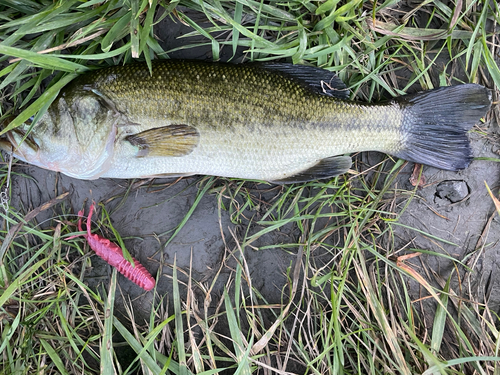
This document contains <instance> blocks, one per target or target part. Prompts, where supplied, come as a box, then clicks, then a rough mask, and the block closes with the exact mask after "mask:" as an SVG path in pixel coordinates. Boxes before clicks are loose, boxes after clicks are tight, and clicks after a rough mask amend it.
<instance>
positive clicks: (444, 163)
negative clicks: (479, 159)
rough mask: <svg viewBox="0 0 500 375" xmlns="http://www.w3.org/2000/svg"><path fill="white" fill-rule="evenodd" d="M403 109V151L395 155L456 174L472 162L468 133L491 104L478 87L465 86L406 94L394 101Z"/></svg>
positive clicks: (489, 98)
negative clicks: (455, 172)
mask: <svg viewBox="0 0 500 375" xmlns="http://www.w3.org/2000/svg"><path fill="white" fill-rule="evenodd" d="M395 102H396V103H398V104H399V105H400V106H401V108H402V109H403V115H404V119H403V127H402V134H403V150H402V151H401V152H399V153H396V156H398V157H400V158H402V159H405V160H409V161H413V162H416V163H421V164H427V165H430V166H433V167H437V168H441V169H447V170H451V171H457V170H459V169H464V168H466V167H467V166H468V165H469V164H470V162H471V160H472V150H471V147H470V143H469V139H468V137H467V134H466V133H467V131H468V130H469V129H470V128H472V126H474V124H475V123H477V122H478V121H479V119H480V118H481V117H483V116H484V115H485V114H486V112H487V111H488V109H489V108H490V105H491V94H490V93H489V91H488V90H487V89H486V88H484V87H483V86H480V85H475V84H465V85H458V86H450V87H441V88H438V89H435V90H429V91H424V92H420V93H417V94H414V95H405V96H401V97H399V98H396V99H395Z"/></svg>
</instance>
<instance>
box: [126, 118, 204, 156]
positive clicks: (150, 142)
mask: <svg viewBox="0 0 500 375" xmlns="http://www.w3.org/2000/svg"><path fill="white" fill-rule="evenodd" d="M125 139H126V140H127V141H128V142H130V144H132V145H133V146H137V147H138V148H139V151H138V152H137V155H136V157H139V158H141V157H145V156H185V155H188V154H190V153H191V152H192V151H193V150H194V149H195V147H196V146H197V145H198V142H199V139H200V133H198V130H196V128H194V127H192V126H189V125H169V126H162V127H160V128H154V129H150V130H146V131H143V132H141V133H138V134H133V135H129V136H128V137H126V138H125Z"/></svg>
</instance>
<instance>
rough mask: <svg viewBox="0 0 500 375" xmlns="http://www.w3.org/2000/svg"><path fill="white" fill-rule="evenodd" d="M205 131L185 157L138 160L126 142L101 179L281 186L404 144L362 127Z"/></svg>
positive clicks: (121, 143)
mask: <svg viewBox="0 0 500 375" xmlns="http://www.w3.org/2000/svg"><path fill="white" fill-rule="evenodd" d="M159 126H160V125H159ZM136 131H137V129H136ZM141 131H142V130H141ZM199 132H200V140H199V144H198V145H197V146H196V148H195V149H194V150H193V151H192V152H191V153H190V154H188V155H185V156H179V157H171V156H170V157H166V156H164V157H162V156H145V157H137V156H136V154H137V149H136V148H135V147H134V146H132V145H130V143H128V142H127V141H125V140H123V139H122V140H121V141H119V142H118V143H117V145H116V147H115V153H114V155H113V159H112V162H111V165H110V168H109V169H108V170H107V171H106V172H105V173H104V174H102V175H101V176H100V177H111V178H146V177H152V176H161V175H170V176H182V175H192V174H207V175H216V176H223V177H237V178H245V179H257V180H267V181H276V180H281V179H284V178H287V177H290V176H293V175H295V174H297V173H299V172H302V171H304V170H307V169H308V168H310V167H312V166H314V165H315V164H316V163H317V162H318V161H320V160H321V159H324V158H327V157H330V156H335V155H342V154H345V153H350V152H354V151H365V150H381V151H386V150H389V149H390V148H391V147H394V145H395V144H396V143H397V142H399V135H398V134H397V132H395V131H388V130H387V131H380V129H378V130H377V131H370V130H368V129H367V128H360V129H359V130H357V131H351V132H346V131H345V130H343V129H342V128H341V127H339V128H338V129H335V128H334V127H331V126H328V127H322V126H305V125H303V126H300V127H294V126H282V127H278V126H269V127H265V126H260V127H245V126H238V127H234V128H231V129H227V130H224V131H221V130H220V129H210V128H204V129H199Z"/></svg>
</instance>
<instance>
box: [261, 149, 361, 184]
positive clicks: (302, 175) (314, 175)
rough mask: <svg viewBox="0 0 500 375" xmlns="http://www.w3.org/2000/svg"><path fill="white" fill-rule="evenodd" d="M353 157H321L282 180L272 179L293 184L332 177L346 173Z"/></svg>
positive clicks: (276, 182)
mask: <svg viewBox="0 0 500 375" xmlns="http://www.w3.org/2000/svg"><path fill="white" fill-rule="evenodd" d="M351 164H352V159H351V157H350V156H331V157H329V158H325V159H321V160H319V161H318V162H317V163H316V164H314V165H313V166H312V167H310V168H308V169H306V170H303V171H302V172H299V173H297V174H294V175H293V176H289V177H285V178H283V179H280V180H274V181H270V182H272V183H274V184H293V183H296V182H297V183H298V182H308V181H314V180H321V179H324V178H332V177H335V176H338V175H341V174H343V173H346V172H347V171H348V170H349V168H351Z"/></svg>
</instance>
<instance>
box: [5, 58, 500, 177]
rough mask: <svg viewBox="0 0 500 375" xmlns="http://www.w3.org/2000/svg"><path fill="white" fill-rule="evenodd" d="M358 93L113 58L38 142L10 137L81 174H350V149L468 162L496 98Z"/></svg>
mask: <svg viewBox="0 0 500 375" xmlns="http://www.w3.org/2000/svg"><path fill="white" fill-rule="evenodd" d="M347 97H348V92H347V91H346V87H345V85H344V84H343V83H342V82H341V81H340V80H339V79H338V78H336V77H335V76H334V75H333V74H332V73H330V72H328V71H327V70H323V69H320V68H314V67H307V66H296V65H291V64H279V63H250V64H239V65H233V64H223V63H207V62H201V61H183V60H162V61H154V62H153V63H152V73H150V71H149V69H148V67H147V66H146V64H131V65H126V66H114V67H109V68H105V69H101V70H96V71H93V72H90V73H86V74H84V75H81V76H80V77H78V78H77V79H75V80H74V81H73V82H71V83H70V84H69V85H68V86H67V87H65V88H64V89H63V90H62V91H61V93H60V95H59V97H58V98H57V99H56V100H55V101H54V103H53V104H52V105H51V106H50V107H49V109H48V111H47V113H46V114H45V115H43V116H42V117H41V119H40V121H39V124H37V126H35V127H34V129H33V132H32V135H31V136H32V138H33V141H34V144H36V145H37V147H35V148H33V147H31V149H30V148H29V147H30V146H29V144H28V143H27V142H25V143H23V144H21V145H17V140H18V139H19V138H20V136H19V134H17V133H16V132H13V133H11V134H10V137H9V138H8V140H9V144H14V145H15V146H19V147H18V148H17V149H18V151H19V152H17V154H16V155H19V157H20V158H21V159H22V160H25V161H27V162H30V163H33V164H35V165H39V166H41V167H44V168H50V169H53V170H59V171H61V172H62V173H65V174H67V175H69V176H72V177H76V178H84V179H95V178H99V177H114V178H143V177H155V176H186V175H192V174H210V175H217V176H225V177H238V178H248V179H258V180H266V181H272V182H277V183H288V182H301V181H309V180H312V179H316V178H327V177H333V176H335V175H338V174H340V173H344V172H346V171H347V170H348V169H349V167H350V165H351V159H350V157H349V156H346V155H344V154H348V153H351V152H359V151H368V150H373V151H381V152H385V153H389V154H391V155H395V156H398V157H402V158H406V159H407V160H410V161H415V162H419V163H424V164H429V165H433V166H437V167H440V168H443V169H450V170H458V169H461V168H464V167H465V166H467V165H468V163H469V162H470V160H471V151H470V146H469V141H468V138H467V136H466V132H467V130H468V129H470V127H472V126H473V125H474V123H475V122H476V121H478V120H479V118H480V117H482V116H483V115H484V114H485V113H486V111H487V110H488V108H489V106H490V98H489V93H488V92H487V90H486V89H484V88H483V87H481V86H479V85H472V84H469V85H460V86H454V87H448V88H440V89H436V90H429V91H426V92H422V93H417V94H414V95H406V96H402V97H399V98H395V99H393V100H391V101H389V102H386V103H379V104H369V103H359V102H353V101H349V100H347ZM443 103H444V105H443ZM61 129H62V130H61ZM89 133H91V135H90V136H89ZM2 142H3V143H2ZM5 143H6V142H5V141H0V145H2V144H5ZM30 144H33V143H30ZM75 160H78V163H75ZM47 161H50V163H49V162H47ZM86 165H87V166H88V167H87V168H85V166H86Z"/></svg>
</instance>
